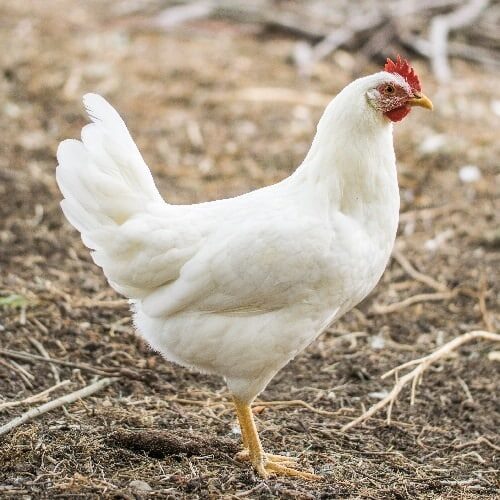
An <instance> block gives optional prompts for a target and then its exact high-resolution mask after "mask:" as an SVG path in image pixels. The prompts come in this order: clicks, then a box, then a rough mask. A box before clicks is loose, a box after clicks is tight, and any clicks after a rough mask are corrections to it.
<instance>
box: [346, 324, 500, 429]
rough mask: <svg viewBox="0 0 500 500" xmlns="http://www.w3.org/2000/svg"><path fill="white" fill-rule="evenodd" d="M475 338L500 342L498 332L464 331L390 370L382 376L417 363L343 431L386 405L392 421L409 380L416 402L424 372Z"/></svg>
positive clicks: (411, 401) (412, 401)
mask: <svg viewBox="0 0 500 500" xmlns="http://www.w3.org/2000/svg"><path fill="white" fill-rule="evenodd" d="M473 339H484V340H491V341H494V342H500V335H499V334H498V333H492V332H486V331H482V330H477V331H473V332H468V333H464V334H463V335H460V336H459V337H456V338H454V339H453V340H451V341H450V342H447V343H446V344H444V345H443V346H441V347H440V348H439V349H437V350H436V351H434V352H433V353H431V354H429V355H428V356H425V357H423V358H419V359H414V360H412V361H409V362H408V363H404V364H402V365H400V366H398V367H396V368H393V369H392V370H390V371H388V372H387V373H384V375H382V378H383V379H384V378H386V377H388V376H389V375H392V374H396V375H397V373H398V372H399V371H400V370H403V369H404V368H407V367H409V366H413V365H417V367H416V368H414V369H413V370H412V371H411V372H409V373H407V374H406V375H404V376H403V377H401V378H400V379H399V380H397V382H396V384H395V385H394V387H393V388H392V391H391V392H390V393H389V394H388V395H387V396H386V397H385V398H384V399H382V400H381V401H379V402H378V403H377V404H375V405H373V406H372V407H371V408H369V409H368V410H367V411H366V412H364V413H363V414H362V415H361V416H359V417H358V418H356V419H355V420H353V421H352V422H349V423H348V424H346V425H344V426H343V427H342V429H341V430H342V431H346V430H348V429H351V428H352V427H354V426H356V425H358V424H360V423H361V422H363V421H365V420H366V419H368V418H370V417H371V416H372V415H373V414H375V413H376V412H377V411H379V410H380V409H382V408H384V407H386V406H387V407H388V409H387V423H388V424H390V423H391V413H392V406H393V404H394V402H395V401H396V399H397V397H398V395H399V393H400V392H401V390H402V389H403V388H404V387H405V386H406V384H407V383H408V382H410V381H411V382H412V388H411V400H410V404H414V403H415V392H416V387H417V383H418V381H419V380H420V378H421V377H422V374H423V373H424V371H425V370H426V369H427V368H428V367H429V366H430V365H431V364H432V363H433V362H435V361H437V360H438V359H440V358H442V357H444V356H445V355H446V354H449V353H450V352H451V351H453V350H454V349H456V348H457V347H459V346H461V345H462V344H465V343H466V342H469V341H471V340H473Z"/></svg>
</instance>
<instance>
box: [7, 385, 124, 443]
mask: <svg viewBox="0 0 500 500" xmlns="http://www.w3.org/2000/svg"><path fill="white" fill-rule="evenodd" d="M117 380H118V378H116V377H108V378H102V379H100V380H98V381H97V382H94V383H93V384H90V385H88V386H87V387H84V388H83V389H79V390H78V391H75V392H71V393H69V394H66V395H65V396H61V397H60V398H57V399H54V400H52V401H49V402H48V403H45V404H43V405H41V406H37V407H36V408H32V409H31V410H29V411H27V412H26V413H23V414H22V415H20V416H19V417H16V418H15V419H13V420H11V421H10V422H7V423H6V424H5V425H3V426H2V427H0V436H2V435H3V434H7V433H8V432H10V431H11V430H13V429H15V428H16V427H19V426H20V425H22V424H25V423H26V422H29V421H30V420H33V419H35V418H37V417H39V416H40V415H43V414H44V413H47V412H48V411H51V410H54V409H56V408H59V407H61V406H63V405H66V404H71V403H74V402H75V401H78V400H79V399H83V398H86V397H88V396H91V395H92V394H95V393H96V392H98V391H101V390H102V389H104V388H105V387H107V386H108V385H111V384H113V383H114V382H116V381H117Z"/></svg>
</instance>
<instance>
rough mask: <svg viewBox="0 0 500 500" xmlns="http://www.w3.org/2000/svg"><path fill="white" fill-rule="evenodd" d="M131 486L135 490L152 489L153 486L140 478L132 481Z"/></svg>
mask: <svg viewBox="0 0 500 500" xmlns="http://www.w3.org/2000/svg"><path fill="white" fill-rule="evenodd" d="M129 486H130V487H131V488H133V489H134V490H138V491H152V490H153V488H151V486H149V484H148V483H146V481H141V480H140V479H136V480H135V481H130V483H129Z"/></svg>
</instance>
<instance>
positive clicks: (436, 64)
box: [429, 0, 489, 82]
mask: <svg viewBox="0 0 500 500" xmlns="http://www.w3.org/2000/svg"><path fill="white" fill-rule="evenodd" d="M488 4H489V0H470V1H469V2H467V3H466V4H465V5H462V6H461V7H459V8H458V9H456V10H454V11H453V12H451V13H450V14H446V15H441V16H436V17H434V18H433V19H432V21H431V26H430V35H429V39H430V46H431V65H432V70H433V72H434V75H435V76H436V78H437V79H438V80H439V81H441V82H447V81H449V80H450V78H451V70H450V65H449V62H448V35H449V32H450V31H452V30H455V29H458V28H461V27H463V26H467V25H469V24H471V23H472V22H473V21H474V20H475V19H476V18H477V17H478V16H479V14H481V12H482V11H483V10H484V9H485V8H486V7H487V6H488Z"/></svg>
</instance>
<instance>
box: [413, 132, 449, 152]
mask: <svg viewBox="0 0 500 500" xmlns="http://www.w3.org/2000/svg"><path fill="white" fill-rule="evenodd" d="M445 146H446V135H444V134H434V135H430V136H428V137H426V138H425V139H424V140H423V141H422V142H421V143H420V145H419V147H418V151H419V152H420V153H421V154H424V155H428V154H432V153H437V152H438V151H441V150H442V149H443V148H444V147H445Z"/></svg>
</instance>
